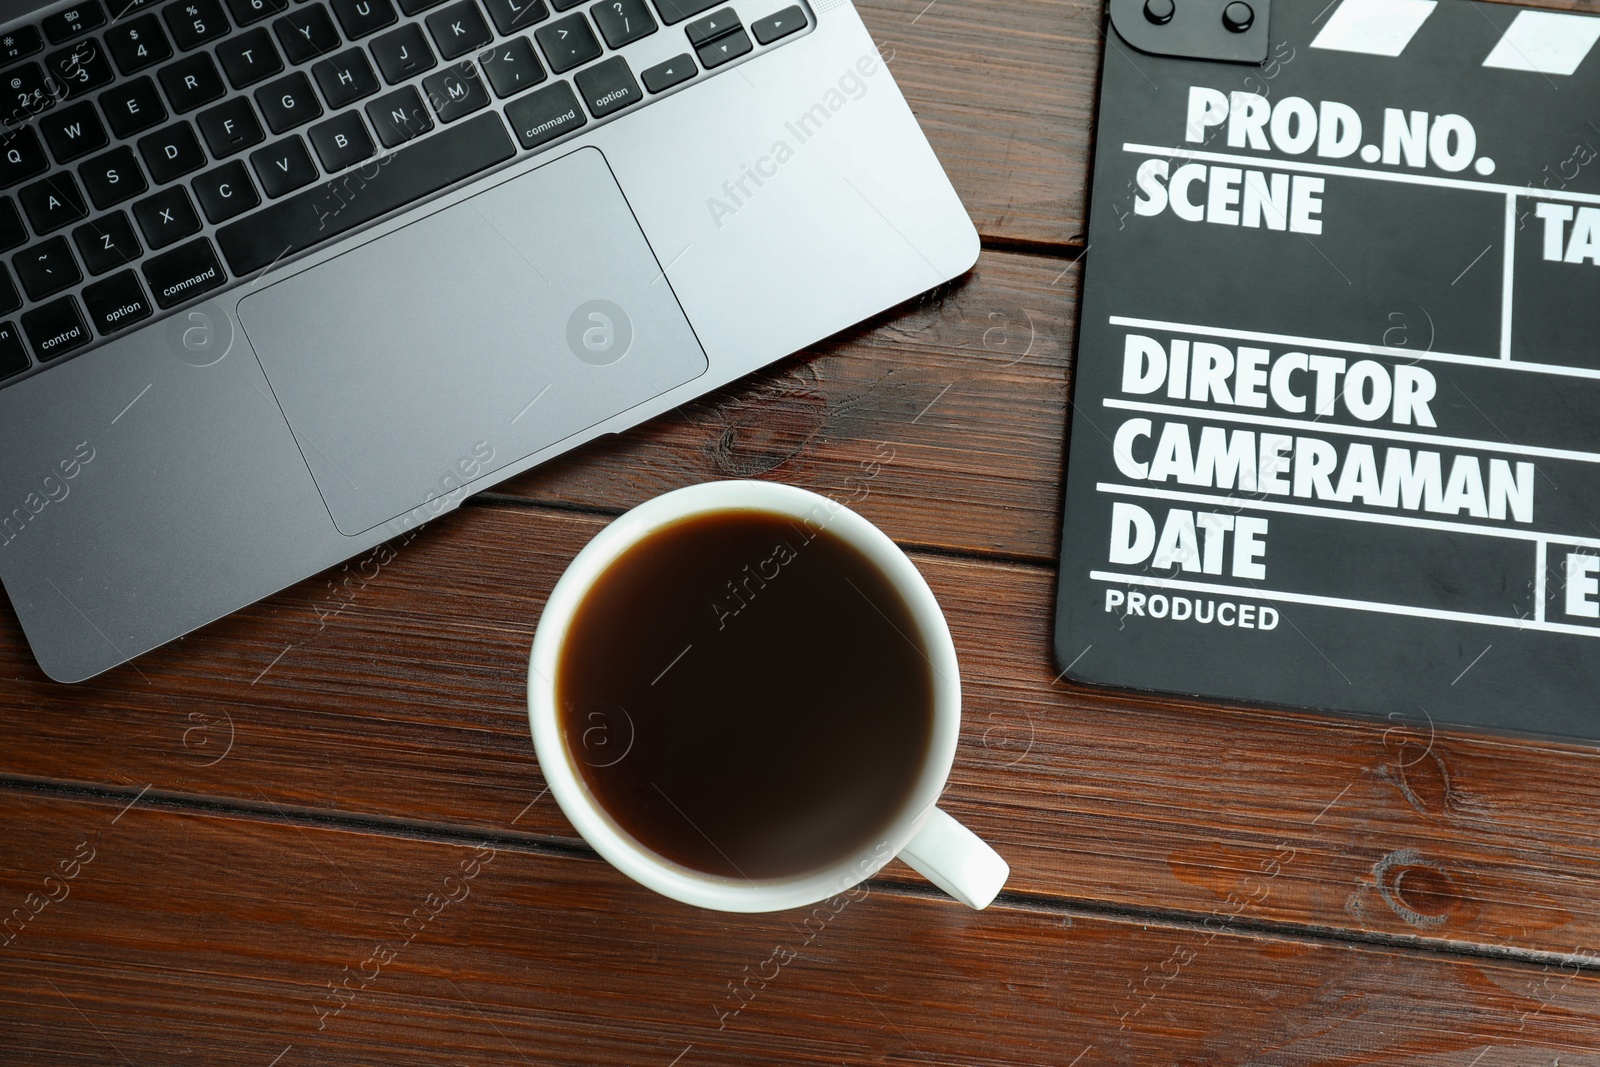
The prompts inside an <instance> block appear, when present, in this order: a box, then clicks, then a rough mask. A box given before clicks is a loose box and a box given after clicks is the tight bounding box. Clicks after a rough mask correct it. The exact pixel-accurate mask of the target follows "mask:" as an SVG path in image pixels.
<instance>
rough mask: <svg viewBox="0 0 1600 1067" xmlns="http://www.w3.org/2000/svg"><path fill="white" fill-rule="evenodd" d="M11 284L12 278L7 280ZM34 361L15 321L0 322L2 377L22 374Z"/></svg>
mask: <svg viewBox="0 0 1600 1067" xmlns="http://www.w3.org/2000/svg"><path fill="white" fill-rule="evenodd" d="M6 284H7V285H10V284H11V281H10V279H7V280H6ZM31 366H33V363H32V362H31V361H30V360H29V359H28V350H27V349H25V348H23V347H22V335H21V334H20V333H18V332H17V325H16V323H14V322H0V378H9V377H11V376H12V375H13V374H21V373H22V372H23V371H25V370H27V369H28V368H29V367H31Z"/></svg>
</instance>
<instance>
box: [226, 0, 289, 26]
mask: <svg viewBox="0 0 1600 1067" xmlns="http://www.w3.org/2000/svg"><path fill="white" fill-rule="evenodd" d="M228 10H229V11H230V12H232V13H233V21H234V22H237V23H238V24H239V25H241V26H248V25H250V24H251V23H252V22H260V21H261V20H262V19H264V18H270V17H271V16H273V15H281V14H283V13H284V12H285V11H287V10H289V0H228Z"/></svg>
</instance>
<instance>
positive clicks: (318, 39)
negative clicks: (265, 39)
mask: <svg viewBox="0 0 1600 1067" xmlns="http://www.w3.org/2000/svg"><path fill="white" fill-rule="evenodd" d="M272 28H273V29H274V30H276V31H277V33H278V40H279V42H280V43H282V45H283V52H284V55H286V56H288V57H289V62H290V63H305V62H308V61H310V60H313V59H316V58H317V57H318V56H325V55H328V54H329V53H330V52H335V51H337V50H338V48H339V43H340V42H339V31H338V30H336V29H334V28H333V20H332V19H331V18H329V17H328V9H327V8H326V7H323V6H322V5H321V4H310V5H308V6H306V7H302V8H297V9H295V10H294V11H291V12H289V13H288V14H287V15H285V16H283V18H281V19H279V20H278V21H277V22H274V23H273V24H272Z"/></svg>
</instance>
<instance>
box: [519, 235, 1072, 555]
mask: <svg viewBox="0 0 1600 1067" xmlns="http://www.w3.org/2000/svg"><path fill="white" fill-rule="evenodd" d="M1079 273H1080V272H1079V270H1078V269H1077V267H1076V266H1075V265H1073V264H1072V263H1071V262H1068V261H1061V260H1054V259H1046V258H1042V257H1037V256H1021V255H1008V254H1004V253H995V252H985V253H984V254H983V256H982V258H981V259H980V260H979V263H978V266H977V268H976V270H975V272H974V273H973V275H972V276H971V277H970V278H969V279H967V280H966V281H964V282H961V283H958V284H956V285H955V286H953V287H951V288H949V289H947V290H943V291H940V292H937V293H935V294H933V295H932V296H930V297H929V298H926V299H924V300H922V301H920V302H918V303H915V304H912V305H908V306H906V307H904V308H900V309H897V310H895V311H892V312H890V313H888V314H885V315H883V316H880V317H879V318H878V319H876V320H874V321H872V322H869V323H866V324H864V325H863V326H861V327H859V328H857V329H855V330H851V331H849V332H847V333H845V334H843V335H841V336H839V337H836V338H834V339H833V340H831V341H828V342H826V343H824V344H822V345H819V346H817V347H815V348H813V349H811V350H808V351H806V352H803V353H801V354H799V355H798V356H796V357H794V358H792V359H789V360H785V361H783V362H782V363H779V364H777V365H775V366H773V367H771V368H768V369H767V370H765V371H762V372H759V373H757V374H756V375H754V376H752V377H750V378H747V379H744V380H742V381H740V382H736V383H734V384H733V385H731V386H729V387H727V388H725V389H722V390H719V391H717V392H715V393H712V394H711V395H709V396H707V397H704V398H702V399H700V400H698V401H695V402H694V403H691V404H688V405H685V406H684V407H682V408H680V409H679V410H678V411H677V412H674V413H669V414H666V415H663V416H661V417H660V418H657V419H655V420H653V421H651V422H649V423H646V424H645V425H644V426H641V427H639V428H637V429H635V430H633V431H631V432H629V433H628V434H626V435H624V436H620V437H615V438H605V439H602V440H601V441H598V442H595V443H593V444H591V445H589V446H588V447H586V448H582V449H579V450H578V451H576V452H574V453H572V454H571V455H569V456H566V457H564V458H562V459H559V460H556V461H555V462H553V463H550V464H547V465H545V466H543V467H540V468H539V469H537V470H534V471H530V472H529V473H528V474H525V475H523V476H522V477H520V478H517V479H513V480H512V481H510V482H507V483H505V484H504V485H502V486H500V487H498V488H497V489H496V490H495V492H496V494H497V495H512V496H517V497H519V498H522V499H527V500H535V501H540V502H544V503H553V504H563V505H575V506H581V507H585V508H599V509H603V510H607V511H612V512H621V511H624V510H626V509H627V508H630V507H632V506H634V505H635V504H638V503H641V502H643V501H644V500H647V499H649V498H650V497H652V496H654V495H656V494H658V493H663V492H666V491H667V490H669V489H676V488H679V487H681V486H684V485H691V484H694V483H696V482H703V481H710V480H714V479H718V478H771V479H776V480H779V481H785V482H789V483H791V484H794V485H799V486H802V487H804V488H807V489H814V490H816V491H818V492H824V493H829V494H833V495H841V496H843V497H848V498H851V499H855V500H856V501H858V504H859V506H860V509H861V511H862V512H863V513H864V514H865V515H866V516H867V517H868V518H870V519H872V520H873V521H874V522H876V523H878V524H879V525H881V526H882V527H883V528H884V529H885V530H886V531H887V532H888V533H889V534H890V535H891V536H893V537H895V538H896V539H898V540H900V541H901V542H903V543H908V544H917V545H926V546H930V547H937V548H945V549H954V550H959V551H966V552H995V553H1001V554H1004V555H1008V556H1014V557H1025V558H1030V559H1038V560H1041V561H1043V560H1053V559H1054V558H1055V554H1056V547H1057V544H1056V542H1057V538H1058V537H1059V532H1058V531H1059V529H1060V509H1061V490H1060V480H1061V470H1062V463H1061V457H1062V452H1063V442H1064V440H1065V432H1066V407H1067V361H1068V352H1069V351H1070V350H1071V347H1072V345H1073V343H1074V339H1075V336H1076V332H1077V322H1076V319H1075V317H1074V314H1075V311H1076V307H1077V292H1078V290H1077V281H1078V276H1079ZM869 465H870V466H872V467H875V468H878V473H876V474H874V475H872V476H871V477H870V478H866V477H865V476H864V468H866V467H867V466H869ZM953 500H958V501H960V506H959V507H951V506H949V502H950V501H953Z"/></svg>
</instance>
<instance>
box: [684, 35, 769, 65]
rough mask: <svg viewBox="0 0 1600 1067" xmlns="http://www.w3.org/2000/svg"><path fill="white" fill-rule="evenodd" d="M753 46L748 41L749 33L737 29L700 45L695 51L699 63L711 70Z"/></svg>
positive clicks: (736, 57)
mask: <svg viewBox="0 0 1600 1067" xmlns="http://www.w3.org/2000/svg"><path fill="white" fill-rule="evenodd" d="M754 47H755V46H754V45H752V44H751V43H750V35H749V34H747V33H745V32H744V30H742V29H738V30H734V31H733V32H732V33H725V34H723V35H722V36H721V37H718V38H717V39H716V40H715V41H710V42H708V43H706V44H703V45H701V46H700V47H699V48H696V49H695V51H696V52H698V53H700V64H701V65H702V66H704V67H705V68H706V69H707V70H712V69H714V68H716V67H720V66H722V64H724V63H727V62H729V61H730V60H734V59H738V58H739V57H740V56H742V55H744V54H745V53H747V52H749V51H750V49H752V48H754Z"/></svg>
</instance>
